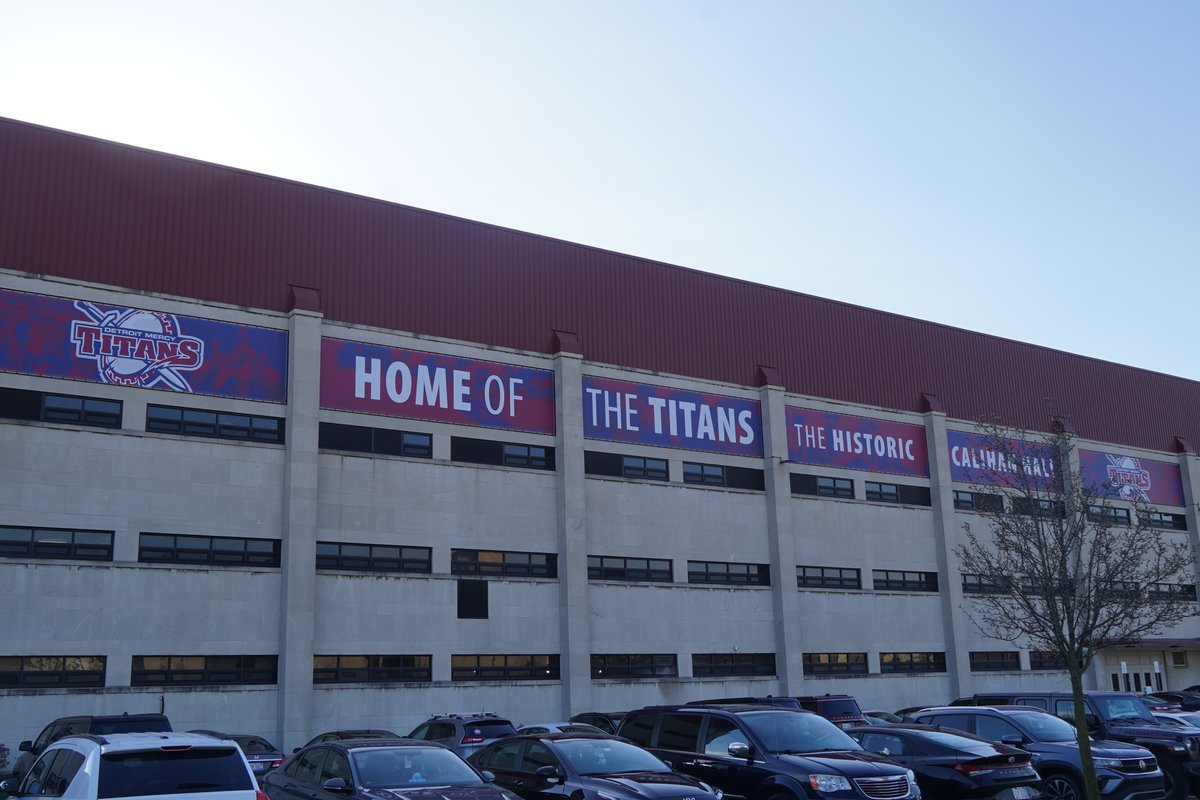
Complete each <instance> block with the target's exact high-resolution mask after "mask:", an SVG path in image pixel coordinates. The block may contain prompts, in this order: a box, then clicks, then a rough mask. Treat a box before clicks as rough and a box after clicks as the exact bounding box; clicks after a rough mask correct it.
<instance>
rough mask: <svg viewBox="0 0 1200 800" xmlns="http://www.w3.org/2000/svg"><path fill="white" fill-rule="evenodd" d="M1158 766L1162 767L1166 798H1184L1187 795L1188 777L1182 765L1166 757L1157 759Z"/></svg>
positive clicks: (1177, 799) (1169, 799) (1182, 799)
mask: <svg viewBox="0 0 1200 800" xmlns="http://www.w3.org/2000/svg"><path fill="white" fill-rule="evenodd" d="M1158 766H1159V767H1160V768H1161V769H1162V774H1163V788H1164V789H1165V790H1166V791H1167V800H1184V798H1186V797H1187V796H1188V779H1187V775H1186V774H1184V771H1183V767H1181V766H1179V764H1177V763H1176V762H1174V761H1170V760H1167V759H1159V761H1158Z"/></svg>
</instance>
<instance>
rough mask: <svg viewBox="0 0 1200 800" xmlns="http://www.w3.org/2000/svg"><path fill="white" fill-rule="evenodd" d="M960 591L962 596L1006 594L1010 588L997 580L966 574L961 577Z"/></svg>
mask: <svg viewBox="0 0 1200 800" xmlns="http://www.w3.org/2000/svg"><path fill="white" fill-rule="evenodd" d="M962 590H963V593H964V594H1008V593H1009V592H1010V591H1011V587H1010V586H1009V585H1008V584H1007V583H1005V582H1003V581H1001V580H998V579H992V578H986V577H984V576H983V575H972V574H969V573H968V574H964V575H963V576H962Z"/></svg>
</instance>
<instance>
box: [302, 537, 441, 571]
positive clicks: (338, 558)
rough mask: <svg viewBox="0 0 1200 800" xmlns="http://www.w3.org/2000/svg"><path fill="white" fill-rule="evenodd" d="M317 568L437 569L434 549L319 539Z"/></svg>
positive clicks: (373, 569) (365, 569)
mask: <svg viewBox="0 0 1200 800" xmlns="http://www.w3.org/2000/svg"><path fill="white" fill-rule="evenodd" d="M317 569H347V570H355V571H359V572H419V573H424V574H429V573H431V572H433V550H432V549H431V548H428V547H404V546H402V545H391V544H351V543H346V542H317Z"/></svg>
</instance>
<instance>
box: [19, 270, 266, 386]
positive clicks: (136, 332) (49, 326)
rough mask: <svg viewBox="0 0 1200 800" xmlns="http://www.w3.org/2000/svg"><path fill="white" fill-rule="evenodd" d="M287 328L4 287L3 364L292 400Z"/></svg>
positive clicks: (81, 377) (32, 371)
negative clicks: (288, 396) (72, 298)
mask: <svg viewBox="0 0 1200 800" xmlns="http://www.w3.org/2000/svg"><path fill="white" fill-rule="evenodd" d="M287 359H288V335H287V332H286V331H280V330H274V329H271V328H260V327H257V326H254V325H237V324H234V323H231V322H218V321H216V320H211V319H199V318H196V317H184V316H180V315H177V314H165V313H163V312H160V311H147V310H144V309H140V308H130V307H127V306H108V305H102V304H99V303H92V302H88V301H86V300H68V299H66V298H62V297H51V296H48V295H40V294H30V293H28V292H17V291H11V290H7V289H0V371H4V372H19V373H23V374H26V375H41V376H44V377H48V378H68V379H70V380H78V381H90V382H93V383H111V384H116V385H119V386H138V387H142V388H146V389H162V390H166V391H174V392H183V393H188V394H208V395H217V396H220V397H237V398H243V399H247V400H266V401H268V402H272V403H283V402H286V401H287Z"/></svg>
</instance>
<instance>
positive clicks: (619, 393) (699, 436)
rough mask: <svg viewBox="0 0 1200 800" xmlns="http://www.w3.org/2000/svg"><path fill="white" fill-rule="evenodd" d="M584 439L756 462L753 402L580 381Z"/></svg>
mask: <svg viewBox="0 0 1200 800" xmlns="http://www.w3.org/2000/svg"><path fill="white" fill-rule="evenodd" d="M583 435H584V438H587V439H604V440H607V441H611V442H630V443H633V444H647V445H656V446H658V447H674V448H678V449H680V450H703V451H705V452H709V453H724V454H726V455H733V456H752V457H757V458H762V454H763V442H762V410H761V408H760V405H759V402H758V401H757V400H746V399H742V398H739V397H726V396H725V395H719V394H707V393H704V392H694V391H688V390H685V389H673V388H670V387H668V386H655V385H653V384H646V383H631V382H629V381H619V380H614V379H612V378H599V377H596V376H594V375H584V376H583Z"/></svg>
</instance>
